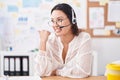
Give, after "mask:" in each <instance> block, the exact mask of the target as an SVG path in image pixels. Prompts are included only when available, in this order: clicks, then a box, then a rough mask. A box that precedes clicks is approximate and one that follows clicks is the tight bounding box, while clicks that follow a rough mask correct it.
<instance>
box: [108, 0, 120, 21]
mask: <svg viewBox="0 0 120 80" xmlns="http://www.w3.org/2000/svg"><path fill="white" fill-rule="evenodd" d="M108 21H110V22H120V1H109V3H108Z"/></svg>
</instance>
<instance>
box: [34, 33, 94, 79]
mask: <svg viewBox="0 0 120 80" xmlns="http://www.w3.org/2000/svg"><path fill="white" fill-rule="evenodd" d="M62 51H63V45H62V43H61V40H60V38H59V37H57V36H52V37H49V39H48V42H47V48H46V51H41V50H40V51H39V53H38V54H37V55H36V57H35V75H37V76H41V77H42V76H50V75H51V74H52V72H53V71H56V75H59V76H64V77H71V78H84V77H88V76H89V75H90V74H91V64H92V54H91V53H92V49H91V38H90V35H89V34H88V33H86V32H81V33H80V34H79V35H78V36H75V37H74V39H73V40H72V41H71V42H70V43H69V46H68V52H67V55H66V58H65V62H64V61H63V59H62Z"/></svg>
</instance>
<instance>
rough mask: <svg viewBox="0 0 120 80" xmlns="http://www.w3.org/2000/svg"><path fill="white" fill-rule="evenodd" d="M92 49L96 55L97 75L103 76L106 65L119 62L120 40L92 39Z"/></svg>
mask: <svg viewBox="0 0 120 80" xmlns="http://www.w3.org/2000/svg"><path fill="white" fill-rule="evenodd" d="M92 47H93V49H94V50H96V51H97V53H98V75H104V73H105V70H106V68H105V67H106V64H107V63H111V62H113V61H116V60H118V59H119V60H120V38H93V39H92Z"/></svg>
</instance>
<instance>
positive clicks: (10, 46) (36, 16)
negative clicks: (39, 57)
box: [0, 0, 120, 75]
mask: <svg viewBox="0 0 120 80" xmlns="http://www.w3.org/2000/svg"><path fill="white" fill-rule="evenodd" d="M61 2H66V3H69V4H70V5H72V7H73V8H74V9H75V12H76V14H77V22H78V26H79V28H82V29H84V30H86V31H87V32H89V33H90V34H91V37H92V47H93V50H95V51H96V52H97V54H98V55H97V56H98V59H97V60H96V61H97V70H98V71H97V74H98V75H104V73H105V66H106V64H108V63H111V62H112V61H116V60H120V23H119V22H120V11H119V10H117V9H120V1H111V0H0V50H1V51H22V52H30V51H32V52H34V51H36V50H37V49H38V47H39V34H38V31H39V30H41V29H47V30H50V31H51V32H53V31H52V29H51V28H50V27H49V26H48V24H47V22H48V20H49V19H50V10H51V8H52V7H53V6H54V5H55V4H57V3H61ZM115 9H116V11H117V13H116V11H114V10H115ZM48 27H49V28H48ZM0 54H2V53H0Z"/></svg>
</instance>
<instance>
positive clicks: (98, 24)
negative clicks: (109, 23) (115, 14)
mask: <svg viewBox="0 0 120 80" xmlns="http://www.w3.org/2000/svg"><path fill="white" fill-rule="evenodd" d="M89 9H90V11H89V17H90V18H89V25H90V28H104V9H103V7H94V8H89Z"/></svg>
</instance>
